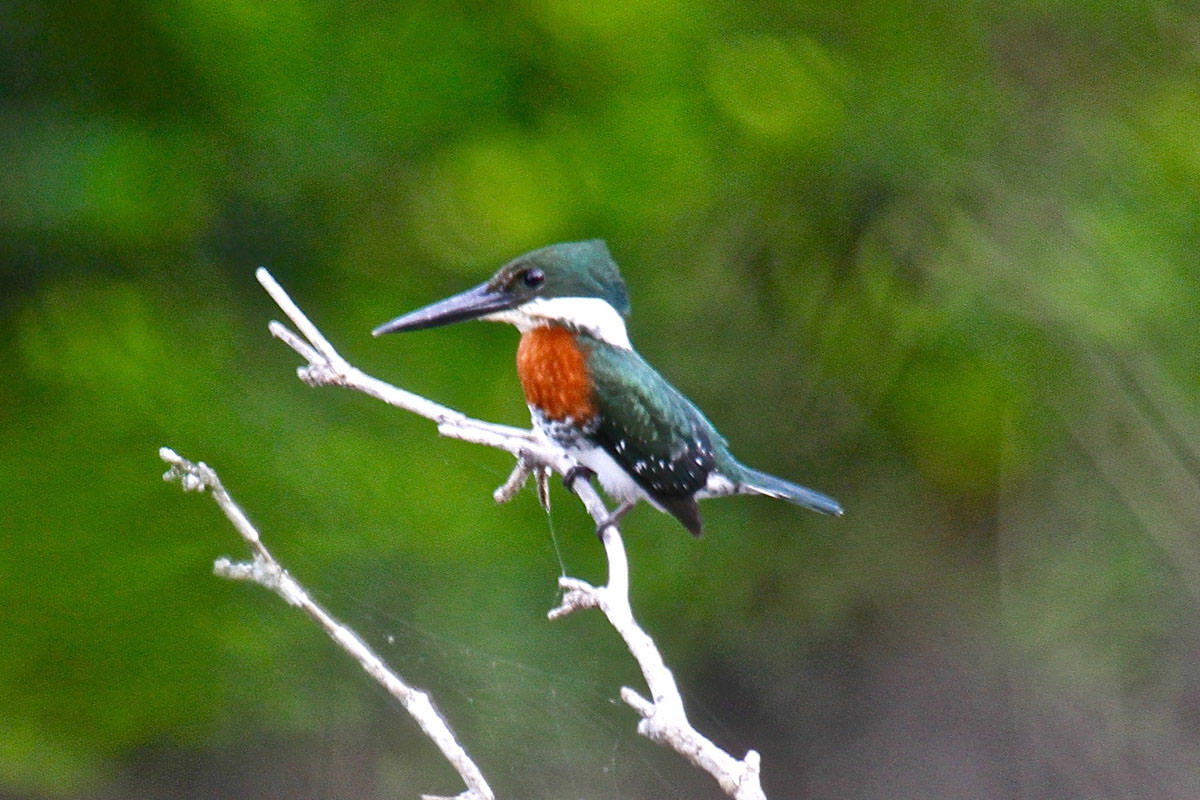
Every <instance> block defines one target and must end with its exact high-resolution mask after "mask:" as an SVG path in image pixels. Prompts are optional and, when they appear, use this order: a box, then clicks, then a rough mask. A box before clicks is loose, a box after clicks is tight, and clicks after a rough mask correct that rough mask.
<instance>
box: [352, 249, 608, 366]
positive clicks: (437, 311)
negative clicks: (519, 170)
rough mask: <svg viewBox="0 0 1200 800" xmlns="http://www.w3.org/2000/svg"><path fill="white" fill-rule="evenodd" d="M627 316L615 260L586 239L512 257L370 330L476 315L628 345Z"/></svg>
mask: <svg viewBox="0 0 1200 800" xmlns="http://www.w3.org/2000/svg"><path fill="white" fill-rule="evenodd" d="M628 314H629V295H628V294H627V293H626V291H625V281H623V280H622V279H621V273H620V271H619V270H618V269H617V265H616V262H614V261H613V259H612V256H611V255H609V253H608V247H607V246H606V245H605V244H604V242H603V241H602V240H600V239H591V240H588V241H586V242H566V243H563V244H552V245H550V246H549V247H543V248H542V249H540V250H534V251H533V252H531V253H526V254H525V255H523V256H518V257H517V258H514V259H513V260H512V261H509V262H508V263H507V264H505V265H504V266H502V267H501V268H500V269H498V270H497V271H496V274H494V275H493V276H492V277H491V278H489V279H488V280H487V281H485V282H484V283H481V284H479V285H478V286H476V287H474V288H473V289H468V290H467V291H465V292H463V293H461V294H456V295H454V296H453V297H448V298H446V299H445V300H440V301H438V302H436V303H433V304H431V305H428V306H425V307H424V308H419V309H417V310H416V311H410V312H409V313H407V314H404V315H402V316H399V317H396V319H394V320H392V321H391V322H387V323H384V324H383V325H380V326H379V327H378V328H376V329H375V330H374V331H372V334H373V335H375V336H379V335H380V334H384V333H395V332H397V331H413V330H420V329H421V328H433V327H436V326H438V325H448V324H449V323H451V322H460V321H462V320H468V319H482V320H488V321H491V322H507V323H510V324H512V325H515V326H516V327H517V328H518V329H519V330H521V331H527V330H530V329H532V328H537V327H542V326H545V325H562V326H563V327H566V328H569V329H571V330H575V331H579V332H583V333H587V334H590V335H591V336H594V337H596V338H597V339H601V340H603V341H606V342H608V343H610V344H613V345H616V346H618V347H625V348H628V347H629V336H628V334H627V333H626V331H625V319H624V317H625V316H627V315H628Z"/></svg>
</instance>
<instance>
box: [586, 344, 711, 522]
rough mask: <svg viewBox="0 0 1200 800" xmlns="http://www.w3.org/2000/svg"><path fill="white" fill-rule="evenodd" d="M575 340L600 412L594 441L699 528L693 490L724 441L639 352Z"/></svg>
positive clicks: (653, 494)
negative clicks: (582, 352)
mask: <svg viewBox="0 0 1200 800" xmlns="http://www.w3.org/2000/svg"><path fill="white" fill-rule="evenodd" d="M580 338H581V343H582V344H584V346H585V349H586V351H587V361H588V369H589V370H590V371H591V377H592V382H593V384H594V387H595V402H596V407H597V410H598V411H599V413H600V420H599V424H598V427H597V429H596V431H595V433H593V436H594V438H595V439H596V441H597V443H598V444H599V445H600V446H601V447H603V448H604V450H605V451H606V452H607V453H608V454H609V455H610V456H612V457H613V460H615V461H616V462H617V463H618V464H620V465H621V466H622V467H623V468H624V469H625V470H626V471H627V472H628V473H629V474H630V475H632V476H633V478H634V480H635V481H636V482H637V483H638V485H639V486H641V487H642V488H643V489H644V490H645V491H646V492H647V494H649V495H650V496H651V497H653V498H654V499H655V500H656V501H658V502H659V503H660V504H661V505H663V506H664V507H665V508H667V510H668V511H670V512H671V513H672V514H675V516H677V517H679V519H680V521H681V522H683V523H684V525H686V526H687V527H688V529H689V530H691V531H692V532H693V533H698V532H699V515H698V514H697V513H696V511H695V501H694V500H693V499H692V494H693V493H695V492H696V491H697V490H699V489H701V488H703V487H704V485H705V483H706V482H707V481H708V475H709V473H710V472H712V471H713V470H714V469H715V468H716V466H717V458H718V452H723V451H724V449H725V441H724V439H722V438H721V436H720V434H718V433H717V431H716V430H715V429H714V428H713V426H712V424H711V423H710V422H709V421H708V420H707V419H705V417H704V415H703V414H702V413H701V412H700V410H699V409H698V408H696V406H694V405H693V404H692V403H691V401H689V400H688V399H687V398H686V397H684V396H683V395H682V394H680V393H679V391H678V390H676V389H675V387H674V386H672V385H671V384H669V383H667V381H666V379H665V378H663V377H662V376H661V375H659V374H658V372H657V371H655V369H654V368H653V367H651V366H650V365H649V364H647V363H646V362H645V361H644V360H643V359H642V357H641V356H639V355H638V354H637V353H634V352H632V351H630V350H624V349H621V348H618V347H614V346H612V345H609V344H607V343H605V342H601V341H598V340H595V339H591V338H590V337H580ZM672 503H675V504H677V505H678V506H679V508H678V510H676V509H675V508H672V507H671V506H672ZM685 517H686V518H685Z"/></svg>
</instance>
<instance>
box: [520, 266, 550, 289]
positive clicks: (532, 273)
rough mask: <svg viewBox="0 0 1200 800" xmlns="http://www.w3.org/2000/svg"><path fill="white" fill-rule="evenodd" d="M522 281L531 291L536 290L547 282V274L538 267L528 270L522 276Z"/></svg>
mask: <svg viewBox="0 0 1200 800" xmlns="http://www.w3.org/2000/svg"><path fill="white" fill-rule="evenodd" d="M521 281H522V282H523V283H524V284H525V285H526V286H528V287H529V288H530V289H536V288H537V287H539V286H541V285H542V284H543V283H545V282H546V273H544V272H542V271H541V270H540V269H538V268H537V267H533V268H532V269H527V270H525V272H523V273H522V274H521Z"/></svg>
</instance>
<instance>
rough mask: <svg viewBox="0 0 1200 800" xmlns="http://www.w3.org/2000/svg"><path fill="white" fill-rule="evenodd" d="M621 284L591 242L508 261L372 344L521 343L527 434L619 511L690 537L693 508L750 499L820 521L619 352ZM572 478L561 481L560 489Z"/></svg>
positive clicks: (814, 495)
mask: <svg viewBox="0 0 1200 800" xmlns="http://www.w3.org/2000/svg"><path fill="white" fill-rule="evenodd" d="M628 315H629V296H628V294H627V292H626V289H625V282H624V281H623V280H622V279H621V273H620V271H619V270H618V269H617V265H616V263H615V262H614V261H613V259H612V256H610V255H609V252H608V247H607V246H606V245H605V243H604V242H603V241H602V240H599V239H593V240H590V241H585V242H568V243H564V244H555V245H550V246H549V247H543V248H542V249H540V250H534V251H533V252H531V253H526V254H525V255H523V256H518V257H517V258H514V259H513V260H512V261H509V262H508V263H507V264H505V265H504V266H503V267H501V268H500V269H499V270H498V271H497V272H496V274H494V275H493V276H492V277H491V278H489V279H488V280H487V281H485V282H484V283H481V284H479V285H478V286H476V287H475V288H473V289H468V290H467V291H465V292H463V293H461V294H457V295H454V296H453V297H449V298H447V299H445V300H442V301H440V302H437V303H433V304H431V305H428V306H425V307H424V308H420V309H417V310H416V311H413V312H410V313H408V314H404V315H403V316H400V317H397V318H396V319H394V320H392V321H391V322H388V323H385V324H383V325H380V326H379V327H378V328H376V329H375V330H374V331H373V332H372V333H373V334H374V335H375V336H379V335H380V334H384V333H393V332H395V331H411V330H419V329H422V328H432V327H435V326H438V325H446V324H448V323H451V322H458V321H460V320H468V319H482V320H488V321H492V322H507V323H510V324H512V325H515V326H516V328H517V330H519V331H520V333H521V343H520V345H519V346H518V347H517V375H518V377H519V378H520V381H521V387H522V389H523V390H524V392H525V401H526V403H527V404H528V405H529V411H530V414H531V415H532V417H533V427H534V430H535V431H536V432H537V433H538V434H539V435H541V436H544V437H545V438H546V439H548V440H549V441H551V442H553V443H555V444H557V445H558V446H560V447H562V448H563V449H564V450H565V451H566V452H567V453H568V454H570V455H571V456H572V457H573V458H574V459H575V460H576V461H577V462H578V463H579V465H580V466H581V467H582V468H583V470H582V472H584V473H585V474H592V475H595V476H596V478H597V479H598V480H599V481H600V485H601V486H602V487H603V488H604V490H605V491H606V492H607V493H608V494H609V495H610V496H612V497H613V499H615V500H617V501H619V503H620V505H619V506H618V507H617V509H616V510H615V511H614V512H613V515H612V517H610V520H611V521H615V520H616V519H619V518H620V516H621V515H623V514H624V513H625V512H627V511H628V510H629V509H630V508H632V507H633V506H634V505H635V504H636V503H637V501H638V500H646V501H648V502H649V503H650V505H652V506H654V507H655V508H657V509H658V510H660V511H665V512H668V513H670V514H672V515H673V516H674V517H675V518H676V519H678V520H679V521H680V522H681V523H682V524H683V526H684V527H685V528H687V529H688V530H689V531H691V533H692V534H693V535H695V536H699V535H700V532H701V523H700V512H699V510H698V509H697V507H696V501H697V500H698V499H704V498H708V497H722V496H724V495H731V494H761V495H766V496H768V497H776V498H780V499H782V500H788V501H790V502H792V503H795V504H797V505H800V506H804V507H805V508H810V509H812V510H814V511H820V512H821V513H824V514H833V515H841V513H842V507H841V506H840V505H839V504H838V503H837V501H836V500H834V499H832V498H830V497H826V496H825V495H823V494H821V493H820V492H816V491H813V490H812V489H807V488H805V487H803V486H797V485H796V484H794V483H790V482H788V481H785V480H783V479H782V478H776V477H775V476H773V475H768V474H767V473H765V472H759V471H758V470H756V469H751V468H750V467H747V466H746V465H745V464H742V463H741V462H739V461H738V460H737V459H735V458H734V457H733V455H732V454H731V453H730V452H729V447H728V445H727V444H726V443H725V439H724V438H723V437H722V436H721V434H719V433H717V430H716V428H714V427H713V425H712V423H711V422H709V421H708V419H707V418H706V417H705V416H704V414H702V413H701V412H700V409H698V408H696V406H695V405H694V404H693V403H692V402H691V401H690V400H688V399H687V398H686V397H684V396H683V395H682V394H680V392H679V391H678V390H677V389H675V387H674V386H672V385H671V384H669V383H667V381H666V379H665V378H663V377H662V376H661V375H659V374H658V372H657V371H655V369H654V368H653V367H651V366H650V365H649V364H647V363H646V362H645V360H643V359H642V357H641V356H639V355H638V354H637V352H635V351H634V349H633V346H632V345H631V344H630V343H629V335H628V333H627V332H626V329H625V317H627V316H628ZM574 477H577V474H570V475H568V476H566V477H565V478H564V481H565V482H566V483H567V485H568V488H569V487H570V484H571V481H572V480H573V478H574Z"/></svg>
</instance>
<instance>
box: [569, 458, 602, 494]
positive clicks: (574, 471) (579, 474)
mask: <svg viewBox="0 0 1200 800" xmlns="http://www.w3.org/2000/svg"><path fill="white" fill-rule="evenodd" d="M594 477H596V471H595V470H591V469H588V468H587V467H585V466H583V465H582V464H576V465H575V466H573V467H571V468H570V469H569V470H567V472H566V474H565V475H563V487H564V488H565V489H566V490H567V491H568V492H572V493H574V491H575V481H577V480H579V479H580V478H583V479H584V480H585V481H590V480H591V479H592V478H594Z"/></svg>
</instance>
